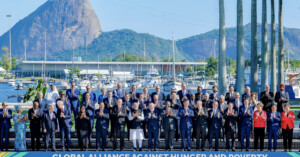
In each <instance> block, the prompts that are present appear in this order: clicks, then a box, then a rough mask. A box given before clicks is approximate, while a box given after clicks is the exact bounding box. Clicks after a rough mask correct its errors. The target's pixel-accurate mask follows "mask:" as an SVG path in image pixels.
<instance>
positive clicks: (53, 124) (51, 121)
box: [43, 105, 58, 152]
mask: <svg viewBox="0 0 300 157" xmlns="http://www.w3.org/2000/svg"><path fill="white" fill-rule="evenodd" d="M57 129H58V123H57V117H56V113H55V112H54V105H49V106H48V111H46V112H45V113H44V117H43V132H44V134H45V138H44V139H45V146H46V149H45V152H47V151H48V150H49V142H50V140H51V143H52V151H53V152H56V147H55V133H56V132H57Z"/></svg>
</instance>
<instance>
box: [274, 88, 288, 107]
mask: <svg viewBox="0 0 300 157" xmlns="http://www.w3.org/2000/svg"><path fill="white" fill-rule="evenodd" d="M281 97H283V98H284V100H280V98H281ZM275 102H276V103H277V111H278V112H282V111H283V110H284V105H285V104H286V103H288V102H289V93H288V92H283V93H281V92H277V93H276V95H275Z"/></svg>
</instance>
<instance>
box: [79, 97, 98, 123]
mask: <svg viewBox="0 0 300 157" xmlns="http://www.w3.org/2000/svg"><path fill="white" fill-rule="evenodd" d="M90 102H91V104H90V105H89V106H87V103H88V102H87V101H82V102H81V106H84V107H85V108H86V109H85V111H86V112H87V113H89V118H90V119H94V115H95V103H96V102H95V101H94V102H93V101H91V100H90Z"/></svg>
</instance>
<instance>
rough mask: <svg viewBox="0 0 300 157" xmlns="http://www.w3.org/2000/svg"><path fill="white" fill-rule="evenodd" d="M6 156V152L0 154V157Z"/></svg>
mask: <svg viewBox="0 0 300 157" xmlns="http://www.w3.org/2000/svg"><path fill="white" fill-rule="evenodd" d="M7 154H8V152H3V153H0V157H5V156H6V155H7Z"/></svg>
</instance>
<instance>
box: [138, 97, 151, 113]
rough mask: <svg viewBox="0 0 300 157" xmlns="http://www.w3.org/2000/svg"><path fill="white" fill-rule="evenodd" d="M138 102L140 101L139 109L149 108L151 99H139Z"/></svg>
mask: <svg viewBox="0 0 300 157" xmlns="http://www.w3.org/2000/svg"><path fill="white" fill-rule="evenodd" d="M138 102H139V109H141V110H142V111H143V110H145V109H147V106H148V105H149V101H146V100H140V99H139V100H138ZM145 105H146V107H145Z"/></svg>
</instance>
